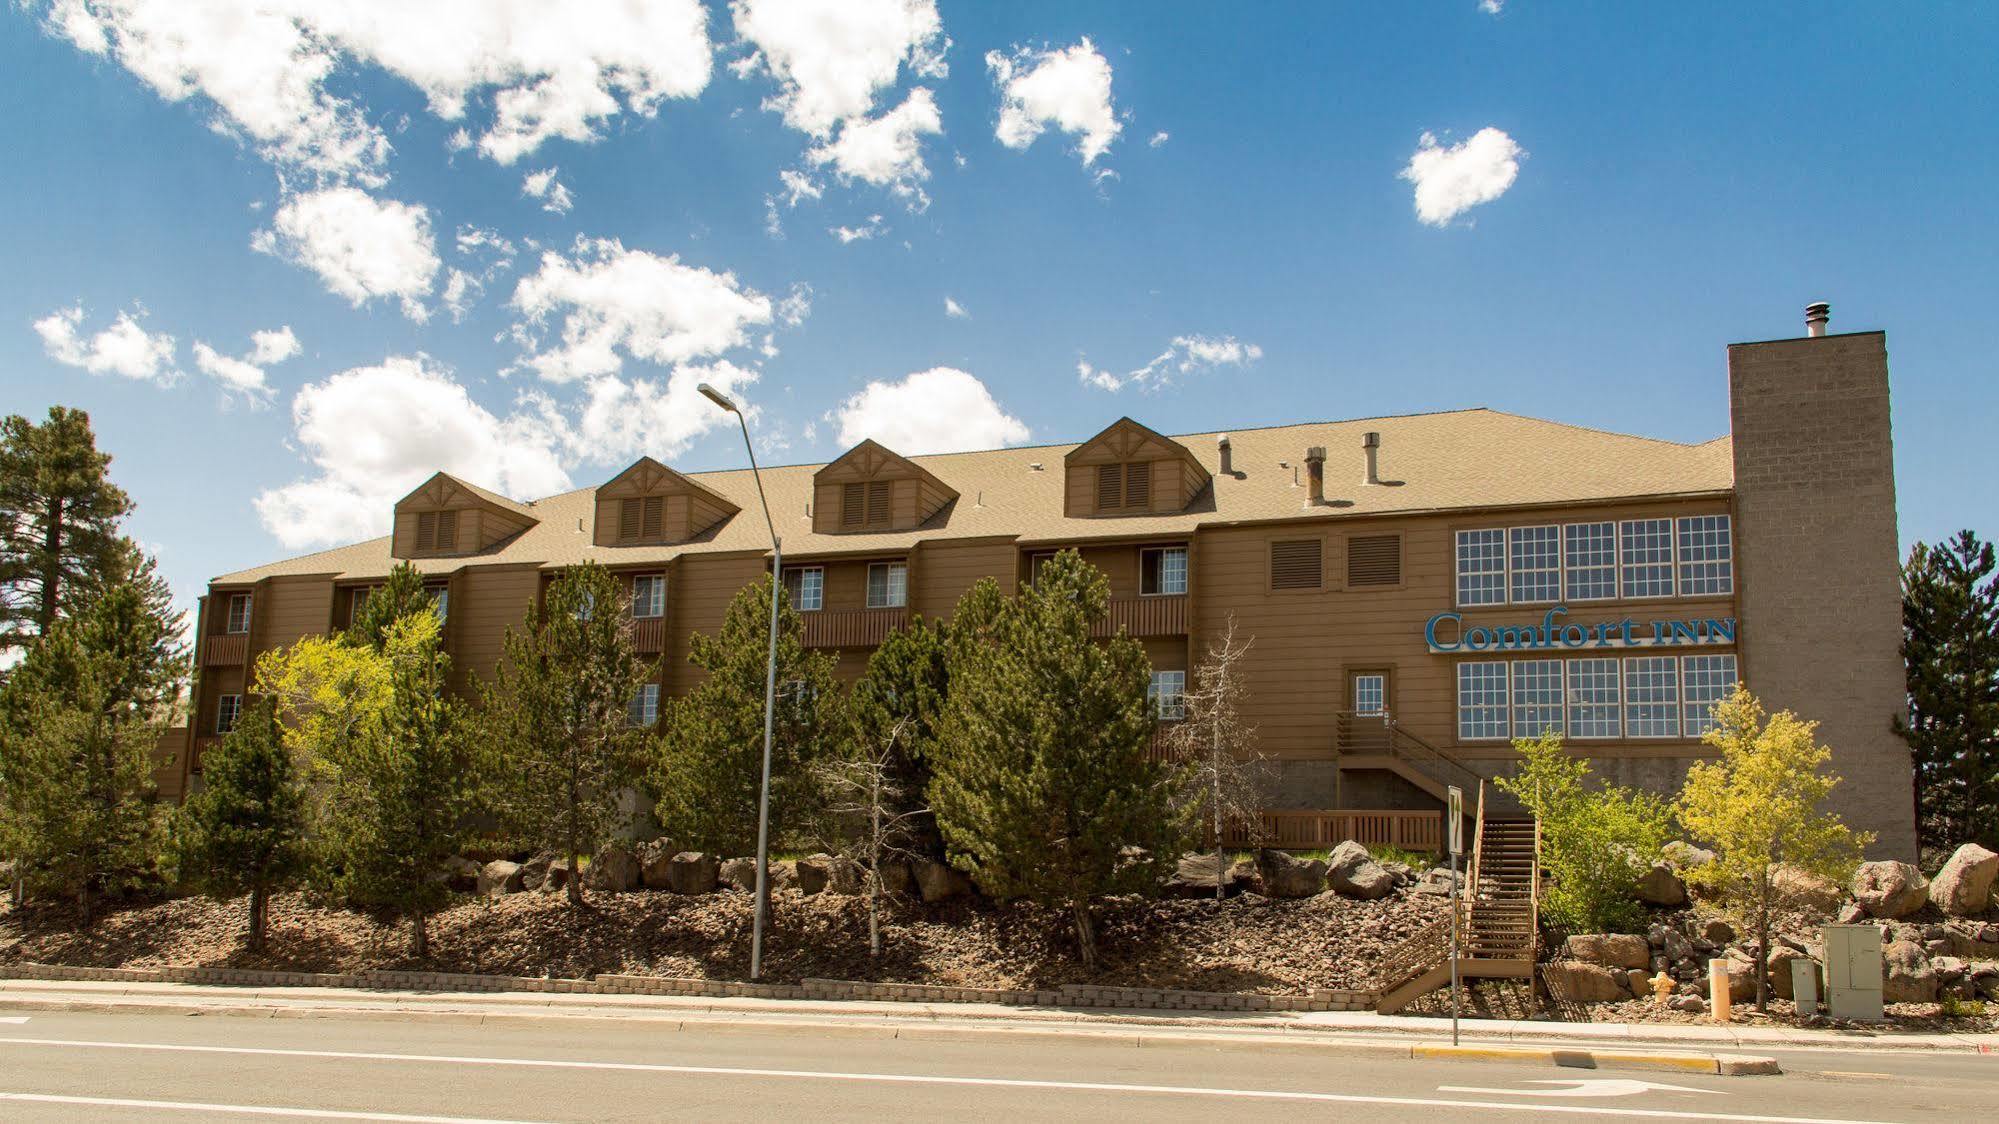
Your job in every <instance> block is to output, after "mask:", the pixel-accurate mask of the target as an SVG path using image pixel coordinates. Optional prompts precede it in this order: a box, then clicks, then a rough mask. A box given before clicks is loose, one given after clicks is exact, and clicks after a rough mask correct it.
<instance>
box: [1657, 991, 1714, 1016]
mask: <svg viewBox="0 0 1999 1124" xmlns="http://www.w3.org/2000/svg"><path fill="white" fill-rule="evenodd" d="M1666 1006H1668V1007H1671V1008H1672V1009H1673V1010H1675V1011H1679V1012H1681V1013H1682V1014H1687V1015H1705V1014H1707V1000H1705V999H1702V998H1701V997H1700V996H1698V995H1694V994H1692V993H1688V994H1686V995H1675V996H1673V997H1672V998H1671V999H1668V1000H1667V1001H1666Z"/></svg>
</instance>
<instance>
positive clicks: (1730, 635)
mask: <svg viewBox="0 0 1999 1124" xmlns="http://www.w3.org/2000/svg"><path fill="white" fill-rule="evenodd" d="M1707 634H1708V638H1709V639H1711V640H1713V641H1714V642H1715V643H1717V644H1733V643H1735V618H1734V617H1723V618H1722V619H1721V620H1718V621H1713V620H1711V621H1709V622H1707Z"/></svg>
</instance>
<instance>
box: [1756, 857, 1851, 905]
mask: <svg viewBox="0 0 1999 1124" xmlns="http://www.w3.org/2000/svg"><path fill="white" fill-rule="evenodd" d="M1770 889H1771V890H1772V891H1773V892H1775V894H1776V896H1777V900H1778V901H1781V902H1785V903H1787V904H1789V905H1791V906H1793V907H1795V908H1798V909H1808V910H1812V911H1814V912H1817V913H1824V914H1831V913H1833V912H1834V911H1835V910H1837V909H1839V907H1840V905H1841V904H1842V903H1844V902H1845V901H1846V888H1845V887H1843V886H1841V885H1840V884H1839V883H1837V882H1835V881H1833V880H1832V879H1830V878H1827V877H1826V876H1825V875H1823V874H1813V873H1812V872H1811V871H1809V870H1802V869H1799V868H1798V867H1795V866H1780V867H1778V868H1777V869H1775V870H1773V871H1771V872H1770Z"/></svg>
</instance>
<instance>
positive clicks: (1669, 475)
mask: <svg viewBox="0 0 1999 1124" xmlns="http://www.w3.org/2000/svg"><path fill="white" fill-rule="evenodd" d="M1368 432H1377V433H1380V434H1381V451H1380V476H1381V479H1382V481H1383V483H1382V484H1381V485H1376V486H1369V485H1364V484H1363V483H1362V482H1361V481H1362V479H1363V464H1364V462H1363V456H1362V452H1361V435H1362V434H1364V433H1368ZM1220 436H1222V435H1221V434H1220V433H1201V434H1191V435H1185V436H1178V437H1175V438H1174V439H1175V440H1177V441H1179V442H1180V443H1181V444H1183V445H1185V446H1187V448H1188V449H1189V450H1190V451H1191V452H1192V453H1193V455H1194V456H1195V458H1196V459H1198V460H1199V461H1200V462H1201V463H1202V464H1203V465H1205V466H1206V467H1207V468H1208V470H1209V471H1210V472H1211V473H1214V474H1215V478H1214V483H1213V486H1212V488H1211V489H1210V490H1209V491H1206V492H1204V493H1202V494H1201V495H1199V496H1197V497H1195V499H1194V501H1193V502H1192V503H1191V504H1189V505H1188V507H1187V510H1185V511H1182V512H1176V513H1173V514H1170V515H1151V516H1125V517H1115V518H1087V517H1085V518H1069V517H1065V516H1064V515H1063V513H1062V495H1063V475H1064V474H1063V463H1062V458H1063V457H1064V455H1066V454H1067V453H1068V452H1069V451H1070V450H1072V449H1074V448H1076V444H1074V443H1071V444H1064V445H1043V446H1031V447H1024V448H1012V449H992V450H983V451H979V452H970V453H940V454H934V455H929V456H916V457H910V458H909V459H910V460H912V461H914V462H916V463H917V464H920V465H921V466H923V468H924V469H925V470H926V471H928V472H931V473H934V474H935V475H936V476H937V477H938V479H940V480H942V481H943V482H944V483H946V484H948V485H950V487H952V488H954V489H956V490H957V492H958V499H957V500H956V501H954V502H952V503H950V504H947V505H946V506H945V507H944V509H943V510H941V511H939V512H938V513H937V514H936V515H935V516H933V517H932V518H931V519H930V521H929V522H928V523H925V524H924V525H923V526H921V527H918V528H916V529H914V530H909V531H896V532H885V533H875V534H870V533H865V532H864V533H858V534H814V533H813V531H812V520H811V517H810V515H809V514H808V505H809V503H810V502H811V498H812V476H813V473H814V472H816V471H818V470H819V469H820V468H821V467H823V465H819V464H807V465H788V466H783V467H777V468H767V469H765V470H764V486H765V488H766V489H768V491H769V495H770V503H771V511H772V514H773V517H774V518H775V520H776V523H777V530H778V534H780V535H781V536H783V538H784V546H785V554H786V556H787V557H788V558H789V557H805V556H809V555H815V554H821V555H831V554H844V553H867V552H874V553H879V552H884V551H893V550H902V549H907V548H909V547H911V546H913V545H914V544H916V543H917V542H920V541H922V540H924V539H934V538H945V537H949V538H978V537H983V536H999V537H1007V538H1017V539H1019V540H1021V541H1023V542H1080V541H1084V540H1088V539H1112V538H1128V537H1131V536H1152V535H1169V534H1187V533H1189V532H1191V531H1193V530H1194V529H1195V528H1197V527H1200V526H1203V525H1218V524H1228V523H1242V522H1257V521H1262V520H1274V519H1323V520H1341V519H1351V518H1355V517H1357V516H1380V515H1395V514H1413V513H1419V512H1430V511H1438V510H1450V509H1464V508H1483V507H1514V506H1528V505H1538V504H1567V503H1587V502H1592V501H1600V500H1615V499H1627V498H1632V499H1635V498H1642V497H1647V496H1668V495H1688V494H1703V493H1708V494H1712V493H1722V492H1726V491H1728V490H1729V489H1730V488H1732V487H1733V486H1734V463H1733V459H1732V455H1731V445H1730V439H1729V438H1728V437H1719V438H1716V439H1715V440H1712V441H1707V442H1704V443H1701V444H1694V445H1688V444H1682V443H1679V442H1675V441H1661V440H1656V439H1653V438H1647V437H1633V436H1628V435H1625V434H1620V433H1610V432H1606V431H1604V430H1597V429H1587V428H1583V427H1580V426H1572V425H1564V424H1562V423H1560V422H1551V421H1545V420H1542V419H1539V418H1528V417H1521V416H1519V415H1517V414H1508V413H1502V412H1499V411H1496V410H1488V409H1483V408H1480V409H1470V410H1454V411H1449V412H1444V413H1434V414H1410V415H1404V416H1399V417H1385V418H1360V419H1355V420H1350V421H1335V422H1308V423H1303V424H1298V425H1286V426H1274V427H1271V428H1267V429H1245V430H1235V431H1233V432H1231V433H1230V434H1229V438H1230V441H1231V444H1232V447H1233V466H1234V470H1235V474H1234V475H1232V476H1223V475H1221V474H1220V458H1219V456H1218V455H1217V451H1216V447H1215V442H1216V439H1217V438H1218V437H1220ZM1313 445H1323V446H1325V447H1326V449H1327V453H1328V455H1327V460H1326V498H1327V499H1328V500H1329V501H1331V502H1330V503H1329V504H1328V505H1327V506H1324V507H1307V506H1305V503H1304V497H1305V489H1304V487H1303V486H1302V480H1303V475H1304V473H1303V458H1304V454H1305V450H1306V448H1308V447H1309V446H1313ZM1037 465H1038V466H1039V467H1038V469H1037V468H1036V467H1035V466H1037ZM1287 466H1291V467H1287ZM1294 467H1295V469H1296V472H1295V473H1294ZM687 475H688V476H689V477H691V478H692V479H694V480H697V481H699V482H700V483H701V484H702V485H703V486H705V487H708V488H712V489H714V491H716V492H717V493H719V494H720V495H722V496H724V497H727V498H728V499H729V500H730V501H731V502H733V503H735V504H736V505H737V506H738V507H740V508H742V509H743V510H742V512H741V513H739V514H737V515H736V516H735V517H734V518H731V519H729V520H728V521H727V522H725V523H723V524H722V525H721V526H720V527H719V528H718V529H717V530H716V531H715V532H714V533H713V534H712V535H709V536H707V537H706V538H704V539H702V540H700V541H696V542H688V543H678V544H674V545H671V546H597V545H595V544H593V542H592V541H591V539H592V535H591V529H590V521H591V519H592V518H593V517H594V510H593V508H594V505H593V503H592V495H593V493H594V492H595V488H594V487H591V488H582V489H578V490H576V491H573V492H564V493H562V494H561V495H556V496H550V497H548V498H546V499H542V500H537V501H534V502H532V503H528V504H521V505H516V506H518V507H520V508H521V509H522V510H523V511H524V512H525V513H526V514H528V515H530V516H531V517H532V518H534V519H536V520H538V521H539V522H538V523H537V524H536V525H535V526H533V527H531V528H529V529H528V530H527V531H525V532H523V533H522V534H520V535H519V536H517V537H516V538H514V539H512V540H509V541H508V542H507V543H505V544H504V545H503V546H501V547H500V548H499V549H497V550H494V551H491V552H488V553H485V554H480V555H472V556H466V557H454V558H427V559H418V560H416V561H415V565H416V567H417V568H418V569H419V570H422V571H424V572H427V573H448V572H450V571H453V570H456V569H458V568H460V567H461V566H465V565H468V564H476V565H490V564H495V563H533V564H536V565H539V566H544V567H560V566H566V565H572V564H575V563H578V562H582V561H585V560H590V559H594V560H596V561H599V562H603V563H605V564H607V565H627V564H632V563H652V562H664V561H667V560H669V559H672V558H675V557H677V556H679V555H682V554H691V553H713V552H725V551H744V550H750V551H764V550H767V549H768V548H769V545H770V543H769V535H768V533H767V532H766V531H765V529H764V523H763V519H762V518H761V517H760V516H761V513H760V511H759V509H758V507H757V497H756V489H755V484H754V482H753V481H752V480H751V478H750V473H749V471H748V470H747V469H735V470H729V471H722V472H695V473H688V474H687ZM1294 480H1297V481H1299V482H1300V483H1295V484H1294ZM506 502H509V503H511V502H512V501H506ZM395 561H396V560H395V559H394V558H392V557H391V556H390V554H389V539H388V538H387V537H386V536H385V537H383V538H379V539H370V540H369V541H367V542H362V543H356V544H354V545H352V546H344V547H337V548H335V549H332V550H324V551H319V552H317V553H314V554H307V555H303V556H301V557H297V558H291V559H286V560H284V561H281V562H274V563H271V564H269V565H265V566H257V567H254V568H251V569H247V570H239V571H237V572H235V573H232V574H226V575H223V576H222V577H219V578H217V579H215V580H216V581H217V582H218V583H238V582H253V581H258V580H261V579H263V578H267V577H277V576H283V575H295V574H330V575H333V576H335V577H337V578H351V579H358V578H373V577H380V576H382V575H385V574H387V573H388V571H389V569H390V568H391V567H392V566H394V565H395Z"/></svg>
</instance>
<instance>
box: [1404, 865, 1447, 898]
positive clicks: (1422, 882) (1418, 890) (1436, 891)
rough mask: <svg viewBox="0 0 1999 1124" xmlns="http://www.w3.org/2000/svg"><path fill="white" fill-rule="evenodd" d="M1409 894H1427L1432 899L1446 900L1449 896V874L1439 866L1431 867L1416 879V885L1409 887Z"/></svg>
mask: <svg viewBox="0 0 1999 1124" xmlns="http://www.w3.org/2000/svg"><path fill="white" fill-rule="evenodd" d="M1409 892H1410V893H1412V894H1427V895H1429V896H1431V897H1434V898H1448V897H1450V896H1451V872H1450V871H1449V870H1446V869H1445V868H1443V867H1440V866H1438V867H1431V868H1430V869H1429V870H1426V871H1424V872H1423V873H1422V875H1421V876H1419V877H1418V878H1417V879H1416V884H1415V885H1414V886H1411V887H1409Z"/></svg>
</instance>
